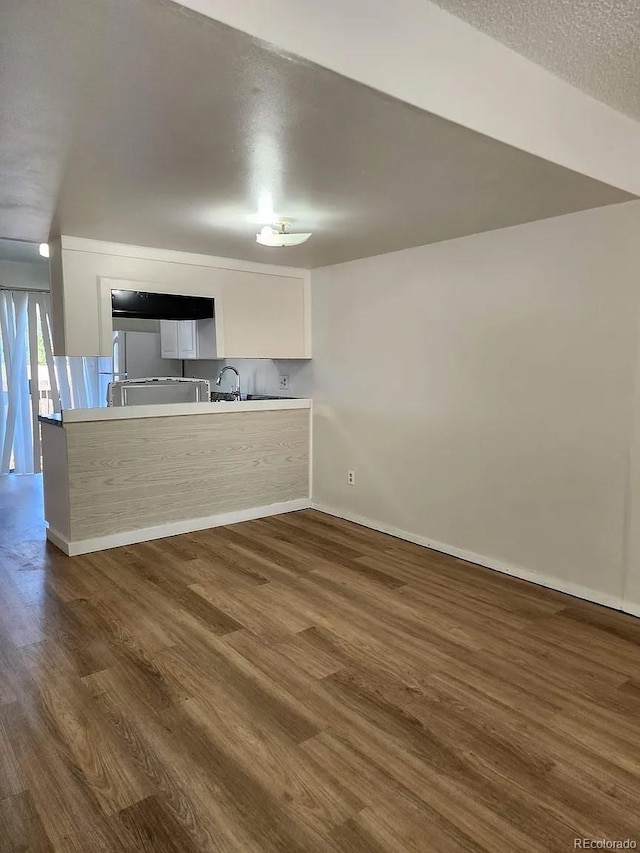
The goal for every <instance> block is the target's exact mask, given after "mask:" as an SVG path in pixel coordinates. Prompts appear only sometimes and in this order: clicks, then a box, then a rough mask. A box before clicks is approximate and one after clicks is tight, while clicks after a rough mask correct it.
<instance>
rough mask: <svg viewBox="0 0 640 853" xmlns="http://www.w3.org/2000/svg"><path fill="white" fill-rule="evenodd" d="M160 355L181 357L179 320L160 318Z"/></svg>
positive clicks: (163, 356)
mask: <svg viewBox="0 0 640 853" xmlns="http://www.w3.org/2000/svg"><path fill="white" fill-rule="evenodd" d="M160 355H161V356H162V358H181V356H180V343H179V341H178V320H160Z"/></svg>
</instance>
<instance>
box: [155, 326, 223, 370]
mask: <svg viewBox="0 0 640 853" xmlns="http://www.w3.org/2000/svg"><path fill="white" fill-rule="evenodd" d="M160 354H161V356H162V358H179V359H183V360H187V359H188V360H190V361H192V360H195V359H202V358H217V357H218V354H217V349H216V327H215V323H214V321H213V320H161V321H160Z"/></svg>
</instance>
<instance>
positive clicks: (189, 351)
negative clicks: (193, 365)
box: [178, 320, 198, 359]
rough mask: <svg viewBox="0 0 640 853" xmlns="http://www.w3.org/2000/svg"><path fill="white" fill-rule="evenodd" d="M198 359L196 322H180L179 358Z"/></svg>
mask: <svg viewBox="0 0 640 853" xmlns="http://www.w3.org/2000/svg"><path fill="white" fill-rule="evenodd" d="M197 357H198V327H197V324H196V320H179V321H178V358H183V359H191V358H197Z"/></svg>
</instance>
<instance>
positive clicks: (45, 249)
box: [38, 243, 49, 258]
mask: <svg viewBox="0 0 640 853" xmlns="http://www.w3.org/2000/svg"><path fill="white" fill-rule="evenodd" d="M38 251H39V252H40V255H41V256H42V257H43V258H48V257H49V244H48V243H40V245H39V246H38Z"/></svg>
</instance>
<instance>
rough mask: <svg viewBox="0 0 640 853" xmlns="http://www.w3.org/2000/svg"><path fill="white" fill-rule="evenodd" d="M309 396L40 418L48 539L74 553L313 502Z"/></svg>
mask: <svg viewBox="0 0 640 853" xmlns="http://www.w3.org/2000/svg"><path fill="white" fill-rule="evenodd" d="M310 410H311V401H310V400H308V399H302V400H247V401H234V402H214V403H184V404H167V405H146V406H126V407H119V408H98V409H70V410H68V411H65V412H63V413H62V415H61V416H52V417H41V419H40V420H41V422H42V447H43V468H44V493H45V517H46V521H47V524H48V532H47V536H48V538H49V540H50V541H51V542H53V543H54V544H55V545H56V546H57V547H59V548H60V549H61V550H62V551H64V552H65V553H66V554H69V555H70V556H74V555H76V554H84V553H88V552H91V551H101V550H104V549H106V548H113V547H117V546H119V545H127V544H132V543H134V542H143V541H147V540H150V539H158V538H162V537H165V536H173V535H176V534H179V533H187V532H190V531H193V530H201V529H204V528H208V527H216V526H218V525H221V524H230V523H233V522H235V521H244V520H247V519H250V518H259V517H262V516H267V515H274V514H276V513H280V512H288V511H292V510H296V509H303V508H304V507H307V506H309V460H310V448H309V444H310Z"/></svg>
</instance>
